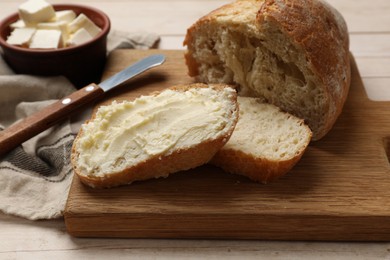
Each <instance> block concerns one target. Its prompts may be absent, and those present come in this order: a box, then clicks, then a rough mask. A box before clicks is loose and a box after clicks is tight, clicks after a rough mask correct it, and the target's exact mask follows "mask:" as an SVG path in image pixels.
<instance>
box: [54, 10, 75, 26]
mask: <svg viewBox="0 0 390 260" xmlns="http://www.w3.org/2000/svg"><path fill="white" fill-rule="evenodd" d="M74 19H76V13H75V12H74V11H73V10H62V11H57V12H56V16H55V18H54V19H53V22H66V23H70V22H71V21H73V20H74Z"/></svg>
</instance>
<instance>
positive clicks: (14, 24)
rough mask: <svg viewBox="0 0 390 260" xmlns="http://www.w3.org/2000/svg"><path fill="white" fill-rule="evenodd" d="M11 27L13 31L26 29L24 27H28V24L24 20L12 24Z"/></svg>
mask: <svg viewBox="0 0 390 260" xmlns="http://www.w3.org/2000/svg"><path fill="white" fill-rule="evenodd" d="M9 27H10V28H11V29H16V28H24V27H26V24H25V23H24V22H23V20H20V19H19V20H17V21H16V22H14V23H11V24H10V25H9Z"/></svg>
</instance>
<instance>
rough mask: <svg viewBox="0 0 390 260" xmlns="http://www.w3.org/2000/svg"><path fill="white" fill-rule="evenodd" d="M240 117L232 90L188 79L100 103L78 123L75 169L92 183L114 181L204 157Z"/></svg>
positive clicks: (157, 173) (165, 171) (161, 173)
mask: <svg viewBox="0 0 390 260" xmlns="http://www.w3.org/2000/svg"><path fill="white" fill-rule="evenodd" d="M237 120H238V105H237V94H236V91H235V90H234V89H233V88H231V87H229V86H227V85H222V84H210V85H205V84H191V85H184V86H176V87H172V88H169V89H167V90H164V91H161V92H158V93H153V94H151V95H148V96H141V97H139V98H137V99H135V100H134V101H123V102H120V103H119V102H115V101H114V102H113V103H112V104H110V105H107V106H101V107H100V108H99V109H98V110H97V112H96V113H95V114H94V116H93V117H92V118H91V119H90V120H89V121H87V122H86V123H85V124H83V125H82V128H81V130H80V132H79V134H78V135H77V137H76V139H75V141H74V144H73V148H72V155H71V162H72V165H73V169H74V172H75V173H76V174H77V175H78V177H79V178H80V180H81V181H82V182H83V183H85V184H87V185H89V186H91V187H95V188H106V187H114V186H118V185H124V184H129V183H131V182H134V181H138V180H146V179H151V178H158V177H167V176H168V175H169V174H171V173H175V172H178V171H182V170H187V169H191V168H194V167H197V166H200V165H202V164H205V163H207V162H208V161H209V160H210V159H211V158H212V157H213V156H214V155H215V153H216V152H217V151H218V150H219V149H220V148H221V147H222V146H223V145H224V144H225V143H226V142H227V141H228V139H229V138H230V136H231V134H232V132H233V129H234V127H235V125H236V123H237Z"/></svg>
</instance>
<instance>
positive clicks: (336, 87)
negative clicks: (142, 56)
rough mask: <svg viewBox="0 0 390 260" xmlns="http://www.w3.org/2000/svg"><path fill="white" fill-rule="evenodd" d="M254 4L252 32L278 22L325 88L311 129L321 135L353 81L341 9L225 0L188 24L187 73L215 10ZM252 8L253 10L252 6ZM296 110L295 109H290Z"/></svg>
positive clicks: (297, 1) (305, 2)
mask: <svg viewBox="0 0 390 260" xmlns="http://www.w3.org/2000/svg"><path fill="white" fill-rule="evenodd" d="M248 5H251V6H255V7H253V8H252V9H253V10H257V14H256V16H255V19H248V21H249V22H248V23H250V25H251V28H254V29H253V30H254V31H253V32H251V33H253V34H258V35H262V37H267V28H269V26H270V25H272V26H273V27H274V28H278V30H280V32H282V33H283V34H284V35H285V36H286V38H288V39H289V40H290V41H291V43H292V44H293V45H294V47H295V48H296V49H297V50H299V51H300V54H301V56H302V60H306V63H307V64H306V66H307V68H308V69H309V70H311V71H312V72H313V74H314V76H315V83H316V84H317V86H318V87H320V88H322V89H323V93H324V95H325V98H324V100H325V102H326V105H325V107H326V108H327V109H324V111H325V110H326V111H325V112H323V115H322V117H323V118H322V121H323V123H322V125H321V126H320V127H319V128H318V129H312V130H313V140H319V139H321V138H322V137H324V136H325V135H326V134H327V133H328V132H329V131H330V129H331V128H332V127H333V125H334V123H335V122H336V120H337V118H338V116H339V115H340V113H341V111H342V109H343V106H344V103H345V101H346V99H347V96H348V91H349V86H350V82H351V68H350V53H349V38H348V37H349V36H348V29H347V25H346V23H345V21H344V19H343V17H342V16H341V14H340V13H339V12H338V11H337V10H336V9H334V8H333V7H331V6H330V5H329V4H327V3H325V2H324V1H322V0H289V1H286V0H246V1H245V0H242V1H237V2H234V3H231V4H227V5H224V6H222V7H220V8H218V9H216V10H214V11H212V12H211V13H209V14H207V15H205V16H204V17H202V18H200V19H199V20H198V21H196V22H195V23H194V24H193V25H192V26H191V27H190V28H188V30H187V34H186V37H185V40H184V43H183V44H184V45H187V52H186V53H185V55H184V57H185V61H186V64H187V67H188V71H189V72H188V74H189V75H190V76H192V77H196V76H198V75H199V73H200V72H199V67H200V64H199V63H198V62H197V60H196V59H195V57H194V56H193V52H192V50H193V49H194V41H195V37H196V30H197V29H198V28H199V27H201V26H209V25H208V24H211V23H213V22H214V21H215V20H216V19H217V18H218V17H219V16H222V15H226V14H228V13H230V14H231V13H232V12H236V13H237V14H241V12H246V9H245V8H244V7H245V6H248ZM252 9H251V10H252ZM288 112H290V113H292V114H295V115H297V113H296V112H295V111H288ZM304 119H305V120H307V118H304Z"/></svg>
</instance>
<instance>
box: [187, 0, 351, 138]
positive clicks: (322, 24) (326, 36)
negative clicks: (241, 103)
mask: <svg viewBox="0 0 390 260" xmlns="http://www.w3.org/2000/svg"><path fill="white" fill-rule="evenodd" d="M184 45H187V52H186V54H185V58H186V63H187V66H188V69H189V75H190V76H195V77H197V79H198V80H199V81H202V82H224V83H229V84H237V85H239V86H240V92H239V94H240V95H249V96H254V97H259V98H262V99H263V100H265V101H266V102H269V103H272V104H275V105H277V106H279V107H281V108H282V109H283V110H285V111H287V112H290V113H292V114H294V115H295V116H298V117H301V118H303V119H305V121H306V123H307V124H308V125H309V126H310V128H311V129H312V131H313V140H318V139H320V138H322V137H323V136H325V134H326V133H327V132H328V131H329V130H330V129H331V128H332V126H333V124H334V123H335V121H336V119H337V117H338V116H339V114H340V113H341V111H342V107H343V105H344V102H345V100H346V98H347V95H348V90H349V85H350V63H349V40H348V31H347V26H346V23H345V21H344V19H343V18H342V16H341V15H340V13H338V12H337V11H336V10H335V9H334V8H333V7H331V6H330V5H328V4H327V3H325V2H323V1H320V0H290V1H286V0H279V1H274V0H257V1H256V0H241V1H236V2H233V3H231V4H227V5H225V6H222V7H221V8H218V9H217V10H214V11H212V12H211V13H210V14H208V15H206V16H204V17H202V18H200V19H199V20H198V21H196V22H195V23H194V24H193V25H192V26H191V27H190V28H189V29H188V31H187V35H186V38H185V41H184Z"/></svg>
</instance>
